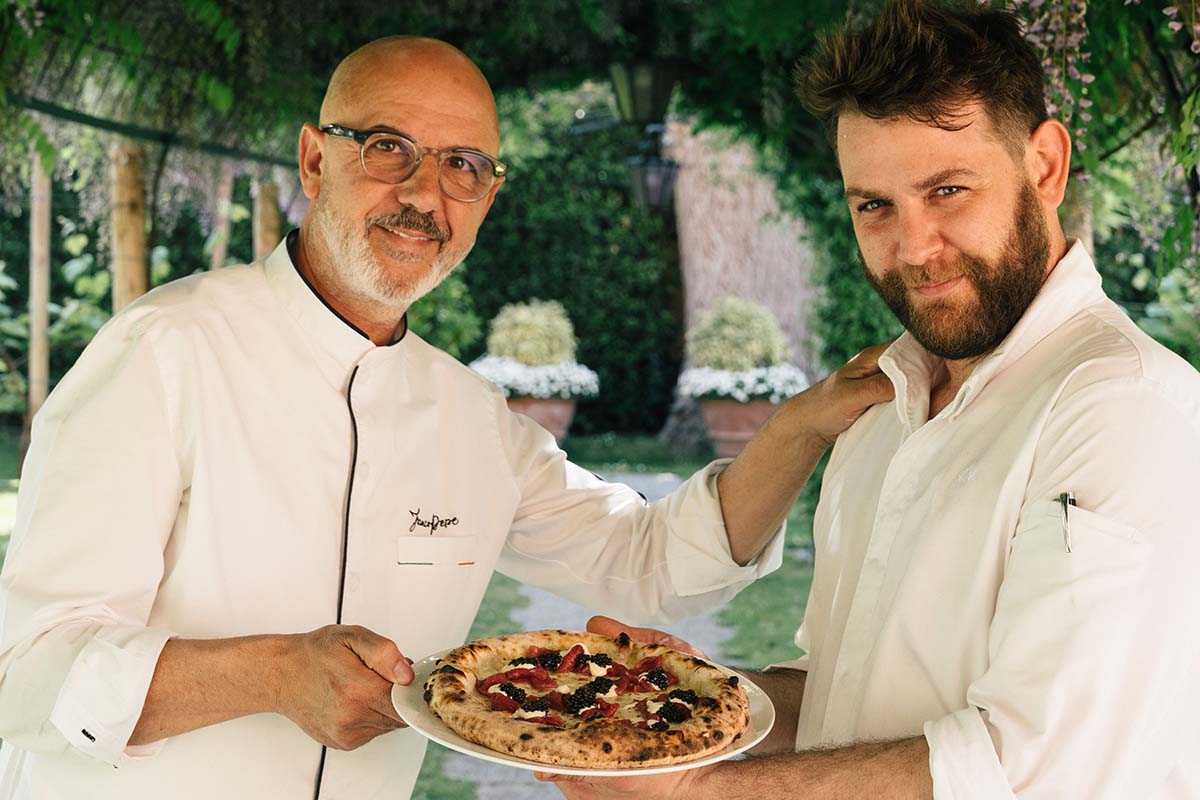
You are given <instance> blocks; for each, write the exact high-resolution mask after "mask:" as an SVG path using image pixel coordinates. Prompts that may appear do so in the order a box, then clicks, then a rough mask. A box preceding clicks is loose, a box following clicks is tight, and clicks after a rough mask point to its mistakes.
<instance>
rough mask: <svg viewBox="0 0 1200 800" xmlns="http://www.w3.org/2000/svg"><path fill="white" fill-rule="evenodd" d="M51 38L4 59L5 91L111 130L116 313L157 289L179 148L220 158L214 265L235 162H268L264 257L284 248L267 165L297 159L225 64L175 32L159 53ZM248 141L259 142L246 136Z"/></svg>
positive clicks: (259, 222)
mask: <svg viewBox="0 0 1200 800" xmlns="http://www.w3.org/2000/svg"><path fill="white" fill-rule="evenodd" d="M0 21H2V20H0ZM21 35H22V34H21V31H20V30H16V29H9V30H7V31H4V30H0V54H3V53H4V50H5V49H6V48H11V47H13V46H14V42H17V43H19V40H18V39H17V37H20V36H21ZM43 35H44V36H45V37H46V38H47V39H48V40H49V44H48V46H47V45H43V46H42V47H41V48H39V49H38V50H36V51H35V50H29V51H28V52H25V53H22V52H19V51H18V55H17V57H16V58H13V59H11V60H10V61H9V62H8V64H7V65H6V73H7V74H6V75H4V76H3V77H4V79H5V83H6V84H7V89H6V90H4V94H3V95H2V96H0V107H3V106H4V105H8V106H9V107H11V108H14V109H23V110H24V111H27V112H32V114H33V115H35V116H34V118H35V119H37V120H39V122H41V124H42V126H43V128H44V129H45V128H55V129H58V130H62V129H70V128H71V127H74V126H83V127H87V128H92V129H95V130H98V131H104V132H106V133H108V134H111V135H112V141H111V143H110V145H109V147H108V152H107V163H108V168H107V173H108V184H109V191H110V193H111V194H110V198H111V202H110V208H111V210H110V212H109V227H110V239H111V246H112V260H111V272H112V306H113V311H114V312H116V311H118V310H120V309H121V308H123V307H124V306H125V305H128V304H129V303H130V302H132V301H133V300H135V299H136V298H138V297H139V296H141V295H142V294H144V293H145V292H146V291H147V290H148V289H149V283H150V269H149V266H150V265H149V257H148V253H149V247H148V231H149V229H150V227H151V222H150V220H151V219H152V214H153V211H154V207H155V204H156V202H157V200H158V198H157V196H156V195H157V193H158V191H159V188H160V185H161V183H162V179H163V172H164V169H165V167H166V163H167V156H168V154H169V153H170V152H173V151H176V150H191V151H197V152H201V153H204V154H207V155H210V156H213V157H216V158H217V159H219V160H220V163H221V168H220V173H221V174H220V179H219V181H218V182H217V187H216V198H215V200H216V202H215V209H214V212H215V213H214V216H215V218H216V227H217V233H218V236H217V237H216V241H217V243H218V244H217V246H216V247H215V248H214V252H213V253H212V260H211V265H212V267H213V268H216V267H219V266H222V265H223V264H224V262H225V257H226V247H225V242H226V240H227V239H228V233H229V228H230V220H229V213H228V208H229V203H230V199H231V197H232V192H233V179H234V164H235V163H242V164H253V165H257V166H258V167H259V169H258V171H257V174H256V175H255V184H254V188H253V194H254V198H255V201H254V212H253V228H254V257H255V258H257V257H259V256H260V255H263V254H265V253H266V252H269V251H270V249H271V248H273V247H274V246H275V244H276V243H277V242H278V241H279V237H280V235H281V231H280V225H281V213H280V209H279V201H278V198H279V192H278V188H277V186H276V185H275V183H274V181H273V180H272V179H271V177H270V170H269V168H271V167H289V168H293V169H294V168H295V158H294V156H293V157H291V158H288V157H285V156H283V155H280V154H279V152H281V151H283V152H285V148H283V147H281V146H280V145H279V144H278V143H275V142H271V141H270V140H269V139H268V140H266V141H264V137H262V135H261V132H262V131H263V130H264V129H267V130H269V127H268V126H269V122H270V118H269V115H263V114H261V113H256V112H255V111H254V110H253V108H254V106H253V104H245V106H244V107H242V106H239V107H237V108H235V107H234V106H233V104H232V102H231V98H228V99H227V98H225V97H224V96H223V95H222V94H221V90H222V87H225V84H224V83H223V82H222V77H224V76H222V75H220V74H214V71H213V64H214V63H216V64H219V63H221V62H220V60H217V61H199V62H198V61H196V58H197V54H198V53H199V52H200V51H199V50H198V49H197V48H192V49H190V50H189V49H187V48H184V49H180V50H178V51H176V52H174V53H172V52H171V49H170V41H169V39H168V40H166V41H160V42H159V43H158V49H157V50H155V51H149V50H148V48H147V44H146V43H145V42H141V43H138V42H129V43H128V46H127V47H125V48H121V47H115V46H111V45H108V44H101V43H99V42H88V41H87V38H86V37H84V38H83V39H82V40H81V38H80V36H79V34H78V32H73V31H67V30H64V31H62V33H61V35H57V36H56V35H54V34H45V33H43ZM185 35H186V34H185ZM11 52H13V51H12V50H10V55H11ZM198 76H199V77H200V80H199V81H197V77H198ZM197 83H201V84H203V86H201V85H197ZM250 136H255V137H257V138H258V141H253V142H250V141H247V139H248V137H250ZM45 144H46V143H45V141H41V142H39V141H35V142H34V143H33V144H32V146H31V147H30V188H31V191H30V195H29V203H30V220H31V225H30V282H29V287H30V294H29V309H30V332H29V405H28V411H27V414H26V420H27V421H28V420H29V419H32V417H33V415H34V414H35V413H36V412H37V410H38V409H39V408H40V407H41V405H42V403H43V402H44V401H45V399H46V397H47V395H48V392H49V358H50V353H49V343H48V324H49V319H48V313H47V305H48V303H49V299H50V263H51V258H50V255H51V254H50V241H51V227H50V223H51V219H52V214H51V212H52V208H53V198H52V190H51V186H52V181H51V174H50V170H51V169H52V168H53V159H52V158H51V157H48V156H49V155H50V154H49V153H48V152H47V150H48V148H47V147H46V146H45ZM264 144H265V145H266V147H263V145H264ZM270 150H275V151H276V152H270ZM147 178H149V180H147ZM148 186H149V189H148ZM26 427H28V422H27V425H26Z"/></svg>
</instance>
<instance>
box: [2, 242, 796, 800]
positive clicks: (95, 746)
mask: <svg viewBox="0 0 1200 800" xmlns="http://www.w3.org/2000/svg"><path fill="white" fill-rule="evenodd" d="M720 467H721V464H720V463H714V465H711V466H710V467H709V468H708V469H706V470H704V471H702V472H701V473H698V474H697V475H696V476H694V477H693V478H692V479H691V480H689V481H688V482H687V483H685V484H684V485H683V486H682V487H681V488H680V490H679V491H677V492H676V493H675V494H674V495H672V496H671V497H669V498H666V499H664V500H662V501H660V502H658V503H656V504H654V505H651V506H647V505H646V504H645V502H644V501H643V500H642V499H641V498H640V497H639V496H638V495H637V494H636V493H635V492H633V491H632V490H630V489H629V488H627V487H624V486H620V485H615V484H610V483H605V482H603V481H602V480H600V479H599V478H597V477H595V476H593V475H591V474H590V473H588V472H586V471H585V470H582V469H579V468H578V467H576V466H574V465H572V464H570V463H568V462H567V461H566V459H565V456H564V454H563V452H562V451H561V450H559V449H558V447H557V446H556V445H555V443H554V440H553V437H551V436H550V435H549V434H548V433H546V432H545V431H544V430H542V429H541V428H540V427H538V426H537V425H536V424H534V423H532V422H531V421H530V420H529V419H528V418H527V417H524V416H521V415H517V414H512V413H510V412H509V411H508V409H507V406H506V405H505V401H504V397H503V394H502V393H501V392H500V391H499V390H498V389H497V388H496V387H495V386H493V385H491V384H490V383H488V382H487V381H485V380H484V379H482V378H481V377H479V376H477V375H476V374H475V373H474V372H472V371H471V370H469V369H467V368H466V367H464V366H462V365H461V364H459V363H458V362H457V361H455V360H454V359H453V358H451V357H450V356H448V355H446V354H444V353H442V352H441V351H439V350H436V349H434V348H433V347H431V346H430V345H428V344H426V343H425V342H424V341H422V340H421V339H420V338H419V337H417V336H416V335H414V334H413V333H411V332H409V333H407V334H406V335H405V336H403V337H402V338H401V339H400V340H399V341H397V342H396V343H394V344H393V345H391V346H388V347H376V346H374V345H373V344H372V343H371V342H370V341H369V340H368V339H367V338H365V337H364V336H363V335H362V334H361V333H359V332H358V331H357V330H355V329H354V328H352V327H351V326H350V325H349V324H347V323H346V322H344V321H342V320H341V319H340V318H339V317H338V316H336V315H335V313H334V312H333V311H332V310H331V309H330V308H328V307H327V306H326V305H325V304H324V303H323V301H322V300H321V299H320V298H319V296H317V295H316V294H315V292H313V291H312V290H311V289H310V288H309V286H308V285H307V284H306V283H305V281H304V279H303V278H302V277H301V276H300V275H299V273H298V272H297V271H296V269H295V268H294V267H293V264H292V261H291V259H290V257H289V255H288V250H287V247H286V243H284V244H281V245H280V247H279V248H278V249H276V250H275V252H274V253H273V254H272V255H271V256H270V257H268V258H267V259H266V261H265V262H263V263H255V264H251V265H249V266H243V267H231V268H225V269H222V270H219V271H217V272H212V273H206V274H203V275H197V276H192V277H190V278H185V279H183V280H181V281H176V282H174V283H172V284H170V285H167V286H164V287H162V288H160V289H157V290H155V291H153V292H151V293H150V294H148V295H147V296H146V297H144V298H143V299H141V300H139V301H138V302H137V303H134V304H133V305H131V306H130V307H129V308H128V309H127V310H125V311H123V312H122V313H120V314H118V315H117V316H116V317H114V319H113V320H112V321H111V322H110V323H109V324H108V325H107V326H106V327H105V328H104V329H103V330H102V331H101V332H100V333H99V335H97V337H96V338H95V340H94V341H93V342H92V343H91V344H90V345H89V346H88V348H87V350H86V351H85V352H84V354H83V355H82V356H81V357H80V359H79V362H78V363H77V364H76V366H75V367H74V368H73V369H72V370H71V371H70V373H68V375H67V376H66V377H65V378H64V379H63V380H62V381H61V383H60V384H59V385H58V387H57V388H56V389H55V391H54V393H53V394H52V395H51V396H50V399H49V400H48V402H47V403H46V404H45V406H44V408H43V409H42V411H41V412H40V413H39V414H38V416H37V419H36V420H35V423H34V429H33V447H32V449H31V450H30V453H29V456H28V459H27V460H26V462H25V467H24V474H23V478H22V481H21V487H20V494H19V498H18V506H17V522H16V528H15V531H14V534H13V537H12V543H11V546H10V548H9V552H8V558H7V562H6V564H5V565H4V571H3V574H2V576H0V589H2V594H0V605H2V609H0V610H2V617H0V627H2V632H0V737H3V739H4V740H5V742H4V745H3V748H2V750H0V798H4V799H5V800H7V799H8V798H39V799H40V798H60V797H61V798H66V797H70V798H80V797H87V798H94V799H95V798H155V799H156V800H157V799H158V798H165V797H171V798H204V800H212V798H214V797H234V798H256V799H257V798H305V800H307V798H311V797H313V796H314V788H315V786H316V783H317V779H318V777H317V776H318V763H319V762H320V759H321V757H322V748H321V746H320V745H319V744H317V743H316V742H314V741H313V740H312V739H310V738H309V737H308V736H306V735H305V734H304V733H303V732H302V731H301V730H300V729H299V728H297V727H296V726H295V725H293V724H292V723H291V722H290V721H289V720H287V719H286V718H284V717H282V716H280V715H277V714H257V715H252V716H248V717H242V718H240V719H235V720H232V721H229V722H225V723H222V724H219V725H213V726H210V727H206V728H202V729H200V730H196V731H193V732H190V733H186V734H183V735H180V736H175V737H171V738H169V739H166V740H164V741H161V742H157V743H154V744H152V745H149V746H145V747H127V742H128V739H129V736H130V734H131V732H132V730H133V727H134V725H135V723H136V721H137V719H138V717H139V716H140V713H141V708H142V704H143V702H144V700H145V693H146V690H147V687H148V686H149V683H150V679H151V677H152V675H153V672H154V667H155V664H156V661H157V658H158V654H159V652H160V650H161V648H162V646H163V644H164V643H165V642H166V641H167V639H169V638H171V637H175V636H179V637H186V638H216V637H231V636H239V635H246V634H255V633H270V632H275V633H293V632H300V631H308V630H312V629H314V628H317V627H320V626H322V625H325V624H328V623H332V622H334V621H335V620H337V619H339V617H340V619H341V621H342V622H344V623H346V624H359V625H363V626H366V627H367V628H370V629H372V630H374V631H376V632H378V633H380V634H382V635H384V636H387V637H390V638H391V639H393V640H394V641H395V642H396V643H397V644H398V645H399V647H400V649H401V650H402V651H403V652H404V653H406V654H408V655H410V656H411V657H414V658H420V657H423V656H425V655H427V654H429V653H432V652H435V651H438V650H441V649H443V648H447V647H452V646H456V645H458V644H461V643H462V641H463V639H464V637H465V636H466V634H467V631H468V629H469V627H470V624H471V621H472V619H473V618H474V616H475V612H476V610H477V609H478V606H479V603H480V599H481V597H482V596H483V593H484V590H485V588H486V587H487V585H488V580H489V578H490V576H491V574H492V571H493V568H497V569H500V570H501V571H503V572H505V573H507V574H509V575H511V576H513V577H515V578H517V579H518V580H522V581H525V582H527V583H530V584H533V585H537V586H541V587H544V588H547V589H550V590H552V591H555V592H559V593H561V594H563V595H565V596H567V597H570V598H571V599H573V600H575V601H577V602H580V603H583V604H585V605H588V606H591V607H595V608H600V609H604V610H606V611H607V612H609V613H613V614H616V615H619V616H625V617H629V618H630V619H637V620H642V621H654V620H658V621H660V622H661V621H664V620H669V619H671V618H677V617H680V616H686V615H690V614H695V613H698V612H700V611H702V610H704V609H706V608H709V607H711V606H713V605H716V604H719V603H722V602H724V601H726V600H727V599H728V598H730V597H732V595H733V594H735V593H736V591H737V590H738V589H739V588H741V587H743V586H745V585H746V584H747V583H749V582H751V581H752V580H753V579H755V578H757V577H758V576H760V575H762V574H764V573H766V572H768V571H770V570H771V569H774V568H775V567H776V566H777V565H778V564H779V562H780V558H781V550H782V537H781V536H779V535H777V536H776V538H775V539H774V540H773V541H772V544H771V545H770V546H769V547H768V549H767V551H765V553H764V554H763V555H762V556H760V558H759V560H758V561H757V563H755V564H753V565H750V566H746V567H740V566H738V565H737V564H736V563H735V562H733V561H732V559H731V558H730V555H729V545H728V542H727V540H726V536H725V530H724V526H723V523H722V518H721V512H720V505H719V501H718V498H717V494H716V488H715V482H716V481H715V476H716V474H717V473H718V472H719V470H720ZM344 533H345V539H344V540H343V534H344ZM343 563H344V568H343ZM424 747H425V740H424V738H423V737H421V736H420V735H419V734H417V733H415V732H413V731H411V730H401V731H397V732H394V733H389V734H387V735H384V736H380V737H378V738H376V739H374V740H373V741H371V742H370V743H369V744H367V745H366V746H364V747H361V748H359V749H357V750H355V751H352V752H339V751H334V750H329V751H328V752H327V753H326V754H325V756H324V766H323V768H322V769H321V778H320V782H321V789H320V794H319V796H320V798H321V800H341V799H342V798H354V800H365V799H366V798H376V797H378V798H385V797H386V798H389V800H394V798H399V797H407V796H408V795H409V793H410V792H411V790H412V785H413V782H414V781H415V779H416V775H417V771H418V768H419V766H420V762H421V757H422V755H423V753H424ZM114 767H115V768H114Z"/></svg>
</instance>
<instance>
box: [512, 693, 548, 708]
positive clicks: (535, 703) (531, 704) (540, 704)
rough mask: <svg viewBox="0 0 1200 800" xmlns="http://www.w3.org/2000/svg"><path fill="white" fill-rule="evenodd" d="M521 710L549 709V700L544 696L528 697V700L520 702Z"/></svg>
mask: <svg viewBox="0 0 1200 800" xmlns="http://www.w3.org/2000/svg"><path fill="white" fill-rule="evenodd" d="M521 694H524V692H522V693H521ZM514 699H515V698H514ZM521 710H522V711H549V710H550V701H549V700H547V699H546V698H544V697H530V698H529V699H528V700H526V701H525V702H523V703H521Z"/></svg>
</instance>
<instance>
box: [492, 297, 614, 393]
mask: <svg viewBox="0 0 1200 800" xmlns="http://www.w3.org/2000/svg"><path fill="white" fill-rule="evenodd" d="M471 369H473V370H475V371H476V372H478V373H479V374H480V375H483V376H484V377H485V378H487V379H488V380H490V381H491V382H492V383H494V384H496V385H497V386H499V387H500V388H501V389H503V390H504V394H505V396H507V397H532V398H538V399H542V400H548V399H552V398H554V399H562V400H570V399H576V398H581V397H595V396H596V394H597V393H599V391H600V381H599V377H598V376H597V375H596V373H595V372H593V371H592V370H590V369H588V368H587V367H585V366H584V365H582V364H576V363H575V329H574V327H573V326H572V325H571V318H570V317H568V316H567V312H566V309H564V308H563V307H562V303H557V302H555V301H553V300H549V301H545V302H543V301H541V300H530V301H529V302H527V303H510V304H509V305H506V306H504V307H503V308H501V309H500V313H499V314H497V315H496V318H495V319H494V320H492V334H491V336H489V337H488V352H487V355H485V356H483V357H482V358H477V359H475V360H474V361H472V362H471Z"/></svg>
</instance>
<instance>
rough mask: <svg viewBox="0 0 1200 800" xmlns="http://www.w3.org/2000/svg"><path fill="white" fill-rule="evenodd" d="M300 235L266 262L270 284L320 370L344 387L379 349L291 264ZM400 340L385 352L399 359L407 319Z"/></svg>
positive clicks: (290, 236)
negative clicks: (292, 249)
mask: <svg viewBox="0 0 1200 800" xmlns="http://www.w3.org/2000/svg"><path fill="white" fill-rule="evenodd" d="M296 234H297V231H295V230H293V231H291V232H290V233H289V234H288V235H287V236H286V237H284V239H283V241H282V242H280V243H279V246H278V247H276V248H275V250H274V251H272V252H271V254H270V255H268V256H267V258H266V260H265V262H264V263H265V267H266V275H267V283H268V284H269V285H270V287H271V289H272V290H273V291H274V292H275V295H276V296H277V297H278V298H279V300H280V302H281V304H282V305H283V308H284V309H285V310H286V312H287V314H288V315H289V316H290V317H291V318H292V319H293V320H294V321H295V322H296V325H297V326H298V327H299V329H300V331H301V335H302V336H303V337H304V338H305V339H306V340H307V341H308V343H309V344H310V345H311V346H312V349H313V353H314V355H315V356H316V357H317V360H318V362H319V363H320V366H321V370H322V371H323V372H324V373H325V374H326V376H327V377H329V378H330V380H331V381H332V382H333V383H334V385H336V386H342V385H344V384H345V382H346V378H347V376H348V375H349V374H350V372H351V371H353V369H354V367H355V366H356V365H357V364H358V363H359V362H360V361H361V360H362V359H363V358H364V357H365V356H366V355H367V354H368V353H371V352H372V351H375V350H380V349H385V348H380V347H377V346H376V345H375V344H374V343H373V342H372V341H371V339H370V337H368V336H367V335H366V333H364V332H363V331H362V330H360V329H359V328H358V327H356V326H355V325H354V324H353V323H351V322H350V321H349V320H347V319H346V318H345V317H343V316H342V315H341V314H339V313H338V312H337V311H335V310H334V309H333V307H332V306H330V305H329V304H328V303H327V302H326V301H325V298H323V297H321V295H320V294H319V293H318V292H317V290H316V289H315V288H314V287H313V286H312V285H311V284H310V283H309V282H308V280H307V279H306V278H305V277H304V275H303V274H302V273H301V272H300V269H299V267H297V266H296V264H295V263H294V262H293V261H292V256H291V252H290V247H291V245H292V244H293V243H294V241H295V237H296ZM398 330H399V331H400V335H399V337H398V338H397V339H396V340H395V341H393V342H392V343H391V344H390V345H387V346H386V349H388V350H392V351H395V352H394V355H395V356H396V357H400V355H401V351H402V350H403V344H404V341H405V339H406V338H407V336H406V334H407V333H408V315H407V314H405V315H404V318H403V319H402V320H401V322H400V325H399V327H398Z"/></svg>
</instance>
